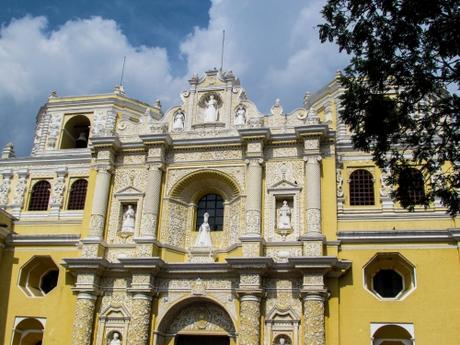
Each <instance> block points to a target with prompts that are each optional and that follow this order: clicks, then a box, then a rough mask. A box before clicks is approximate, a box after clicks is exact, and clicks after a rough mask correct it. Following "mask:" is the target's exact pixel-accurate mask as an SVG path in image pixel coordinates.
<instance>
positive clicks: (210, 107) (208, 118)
mask: <svg viewBox="0 0 460 345" xmlns="http://www.w3.org/2000/svg"><path fill="white" fill-rule="evenodd" d="M218 115H219V114H218V110H217V100H216V98H215V97H214V95H210V96H209V100H208V101H207V102H206V109H205V111H204V122H216V121H217V117H218Z"/></svg>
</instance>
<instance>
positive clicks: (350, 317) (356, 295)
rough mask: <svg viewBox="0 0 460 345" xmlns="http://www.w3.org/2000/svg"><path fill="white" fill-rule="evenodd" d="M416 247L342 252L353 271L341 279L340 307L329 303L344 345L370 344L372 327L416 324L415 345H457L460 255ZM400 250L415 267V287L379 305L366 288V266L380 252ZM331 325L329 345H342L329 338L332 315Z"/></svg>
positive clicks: (350, 248)
mask: <svg viewBox="0 0 460 345" xmlns="http://www.w3.org/2000/svg"><path fill="white" fill-rule="evenodd" d="M417 247H418V249H410V248H404V246H401V247H400V248H397V247H392V248H388V249H385V248H381V249H378V248H375V249H368V248H369V246H347V247H346V248H344V249H343V250H342V252H341V253H340V257H341V258H342V259H347V260H351V261H352V262H353V266H352V269H351V271H349V272H348V273H347V274H346V275H345V276H344V277H342V278H340V286H341V289H340V303H339V304H338V305H337V306H336V304H337V303H336V302H335V296H333V297H332V300H330V301H329V304H330V306H331V305H334V309H335V308H337V315H338V317H339V324H340V327H339V329H338V333H339V337H340V345H356V344H370V341H371V340H370V324H371V323H372V322H396V323H398V322H400V323H413V324H414V329H415V339H416V343H417V345H434V344H442V345H458V344H459V339H460V329H459V328H458V327H456V326H455V325H458V324H459V323H460V289H458V286H459V284H460V271H459V269H458V267H459V266H458V265H459V255H458V251H457V249H456V247H455V246H451V247H450V248H449V247H448V246H447V245H444V246H441V247H440V248H436V249H434V248H433V245H423V244H420V245H417ZM430 247H431V248H430ZM396 251H397V252H400V253H401V254H402V255H403V256H404V257H405V258H406V259H407V260H408V261H409V262H411V263H412V265H414V267H415V276H416V288H415V290H413V291H412V293H410V294H408V295H406V296H405V298H404V299H402V300H400V301H381V300H379V299H377V298H376V297H375V296H374V295H373V294H372V293H370V292H369V291H368V290H366V289H365V288H364V286H363V266H365V265H366V263H367V262H368V261H369V260H370V259H371V258H372V257H373V256H374V255H375V253H377V252H396ZM331 309H332V308H331ZM331 311H332V310H331ZM333 313H335V311H334V312H333ZM327 320H328V324H327V329H328V330H329V333H328V336H329V337H330V339H328V341H327V344H330V345H333V344H338V343H337V342H335V341H333V340H334V339H335V337H333V334H334V332H332V333H331V331H332V329H333V320H332V319H331V317H330V316H329V317H328V319H327Z"/></svg>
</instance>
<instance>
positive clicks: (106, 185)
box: [89, 168, 112, 238]
mask: <svg viewBox="0 0 460 345" xmlns="http://www.w3.org/2000/svg"><path fill="white" fill-rule="evenodd" d="M111 177H112V174H111V173H110V171H109V169H108V168H98V171H97V175H96V186H95V188H94V196H93V207H92V211H91V223H90V230H89V235H90V237H96V238H102V237H103V234H104V223H105V216H106V212H107V202H108V199H109V190H110V180H111Z"/></svg>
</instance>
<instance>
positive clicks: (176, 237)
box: [162, 202, 187, 247]
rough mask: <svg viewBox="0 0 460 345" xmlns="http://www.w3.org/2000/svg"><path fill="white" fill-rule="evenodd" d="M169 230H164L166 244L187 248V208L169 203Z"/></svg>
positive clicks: (163, 237)
mask: <svg viewBox="0 0 460 345" xmlns="http://www.w3.org/2000/svg"><path fill="white" fill-rule="evenodd" d="M168 223H169V228H167V229H165V228H163V229H162V230H163V236H162V239H163V241H165V242H166V243H168V244H170V245H173V246H176V247H184V246H185V235H186V234H185V232H186V231H185V228H186V223H187V208H186V207H185V206H183V205H181V204H178V203H175V202H170V203H169V222H168Z"/></svg>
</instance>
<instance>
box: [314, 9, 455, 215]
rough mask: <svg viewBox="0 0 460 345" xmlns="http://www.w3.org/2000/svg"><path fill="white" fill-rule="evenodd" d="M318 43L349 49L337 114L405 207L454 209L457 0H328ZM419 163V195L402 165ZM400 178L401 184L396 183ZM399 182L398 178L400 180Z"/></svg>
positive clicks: (320, 26)
mask: <svg viewBox="0 0 460 345" xmlns="http://www.w3.org/2000/svg"><path fill="white" fill-rule="evenodd" d="M322 14H323V17H324V19H325V23H323V24H321V25H319V28H320V39H321V41H322V42H325V41H331V42H336V43H337V44H338V46H339V49H340V51H345V52H346V53H348V54H349V55H350V56H351V62H350V64H349V65H348V66H347V68H346V69H345V71H344V73H343V74H342V77H341V80H340V81H341V83H342V84H343V86H344V89H345V91H344V94H343V96H342V99H341V102H342V111H341V114H340V116H341V117H342V119H343V120H344V122H345V123H346V124H347V125H348V126H349V127H350V129H351V130H352V133H353V136H352V140H353V144H354V146H355V147H356V148H357V149H360V150H364V151H367V152H372V154H373V159H374V161H375V163H376V164H377V165H378V166H379V167H381V168H383V169H387V170H388V172H389V176H390V177H389V178H388V180H387V182H388V183H390V185H391V186H393V193H392V196H393V197H394V198H395V200H397V201H399V202H400V203H401V205H402V206H403V207H406V208H409V209H413V208H414V206H415V204H423V205H425V206H428V205H429V204H430V203H432V202H433V201H434V199H435V197H438V198H440V200H441V202H442V204H443V205H444V206H446V207H447V208H448V211H449V212H450V214H451V215H452V216H455V215H457V214H458V212H459V210H460V198H459V193H460V146H459V140H460V126H459V125H460V114H459V109H460V99H459V97H458V93H459V86H460V84H459V80H460V63H459V51H460V0H328V2H327V3H326V5H325V6H324V7H323V10H322ZM408 167H416V168H418V169H420V170H421V172H422V174H423V176H424V179H425V185H426V187H427V188H426V192H425V196H424V197H423V198H422V199H421V200H414V198H411V197H410V191H411V190H412V188H413V187H414V186H412V185H411V179H407V178H406V176H405V174H404V171H406V169H407V168H408ZM398 181H399V183H398ZM403 181H404V182H403Z"/></svg>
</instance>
